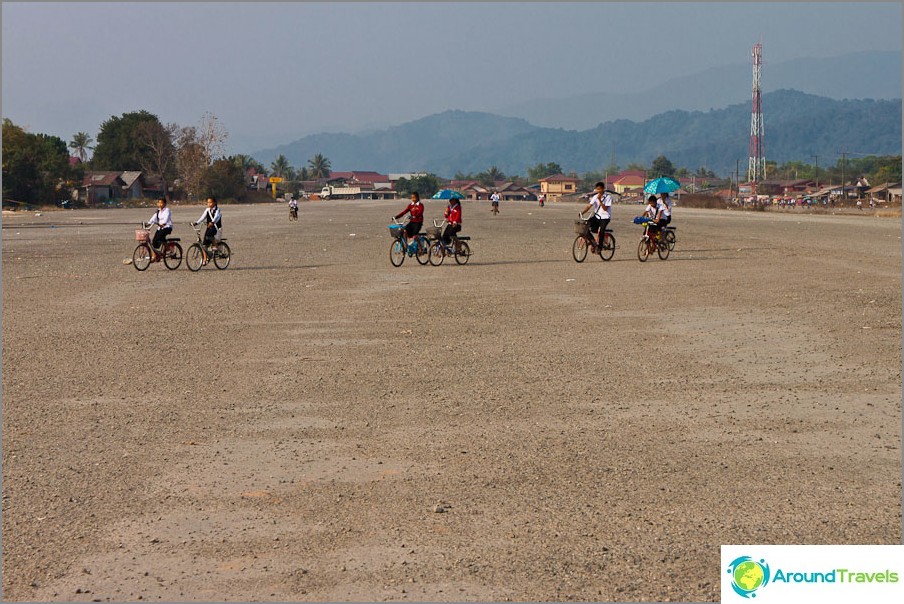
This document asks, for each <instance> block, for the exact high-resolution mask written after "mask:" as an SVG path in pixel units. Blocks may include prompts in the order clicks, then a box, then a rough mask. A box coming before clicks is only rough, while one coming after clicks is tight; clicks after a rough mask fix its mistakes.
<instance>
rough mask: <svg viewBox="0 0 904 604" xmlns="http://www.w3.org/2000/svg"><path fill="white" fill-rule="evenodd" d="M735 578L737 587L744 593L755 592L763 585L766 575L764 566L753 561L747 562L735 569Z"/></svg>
mask: <svg viewBox="0 0 904 604" xmlns="http://www.w3.org/2000/svg"><path fill="white" fill-rule="evenodd" d="M733 578H734V582H735V585H737V586H738V587H740V588H741V589H743V590H744V591H754V590H755V589H756V588H758V587H759V586H760V585H762V584H763V580H764V579H765V575H764V573H763V567H762V566H760V565H759V564H757V563H756V562H754V561H753V560H747V561H746V562H741V563H740V564H738V565H737V566H736V567H735V569H734V575H733Z"/></svg>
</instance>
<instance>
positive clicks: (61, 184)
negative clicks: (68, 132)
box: [2, 119, 83, 204]
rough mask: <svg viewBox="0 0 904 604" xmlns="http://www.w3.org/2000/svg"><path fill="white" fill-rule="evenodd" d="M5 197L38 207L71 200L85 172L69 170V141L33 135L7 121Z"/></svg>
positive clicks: (4, 144) (4, 175) (5, 129)
mask: <svg viewBox="0 0 904 604" xmlns="http://www.w3.org/2000/svg"><path fill="white" fill-rule="evenodd" d="M2 137H3V197H4V198H9V199H14V200H16V201H24V202H26V203H36V204H54V203H56V202H57V201H59V200H60V198H68V197H69V191H68V190H67V189H68V188H69V187H71V186H74V185H75V184H77V183H78V181H79V180H80V176H81V174H82V173H83V170H82V168H81V167H80V166H79V167H78V168H75V169H74V168H72V167H70V166H69V151H68V149H67V145H66V143H65V141H63V140H62V139H61V138H59V137H56V136H49V135H46V134H31V133H28V132H26V131H25V130H23V129H22V128H20V127H19V126H16V125H15V124H14V123H13V122H12V121H10V120H9V119H4V120H3V133H2Z"/></svg>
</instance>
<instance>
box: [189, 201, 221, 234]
mask: <svg viewBox="0 0 904 604" xmlns="http://www.w3.org/2000/svg"><path fill="white" fill-rule="evenodd" d="M219 221H220V207H219V206H214V207H213V210H211V209H210V208H204V212H203V213H202V214H201V217H200V218H198V219H197V220H196V221H195V222H198V223H201V222H210V223H212V224H213V226H214V227H215V228H216V229H217V230H218V231H219V230H220V227H218V226H217V223H218V222H219Z"/></svg>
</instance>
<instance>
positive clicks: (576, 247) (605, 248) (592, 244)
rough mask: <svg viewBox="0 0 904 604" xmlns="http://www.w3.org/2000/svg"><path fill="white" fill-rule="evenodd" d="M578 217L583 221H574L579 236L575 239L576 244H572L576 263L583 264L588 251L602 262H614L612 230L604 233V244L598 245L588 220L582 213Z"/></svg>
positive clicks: (606, 230)
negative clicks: (597, 256)
mask: <svg viewBox="0 0 904 604" xmlns="http://www.w3.org/2000/svg"><path fill="white" fill-rule="evenodd" d="M578 216H580V218H581V219H580V220H575V221H574V232H575V233H577V234H578V236H577V237H575V238H574V243H572V244H571V255H572V256H574V261H575V262H583V261H584V260H586V259H587V251H588V250H589V251H591V252H592V253H594V254H597V255H599V257H600V259H602V260H605V261H607V262H608V261H609V260H612V256H614V255H615V235H613V234H612V229H605V230H604V231H603V235H602V237H603V244H602V245H597V243H596V240H595V239H594V237H593V233H591V232H590V224H589V223H588V222H587V219H586V218H584V215H583V214H581V213H580V212H578Z"/></svg>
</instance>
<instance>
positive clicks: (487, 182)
mask: <svg viewBox="0 0 904 604" xmlns="http://www.w3.org/2000/svg"><path fill="white" fill-rule="evenodd" d="M505 178H506V177H505V173H504V172H503V171H502V170H500V169H499V168H497V167H496V166H492V167H490V169H489V170H487V171H486V172H481V173H479V174H478V175H477V177H476V178H475V180H477V182H479V183H480V184H482V185H483V186H485V187H493V186H495V185H496V183H497V182H499V181H500V180H505Z"/></svg>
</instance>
